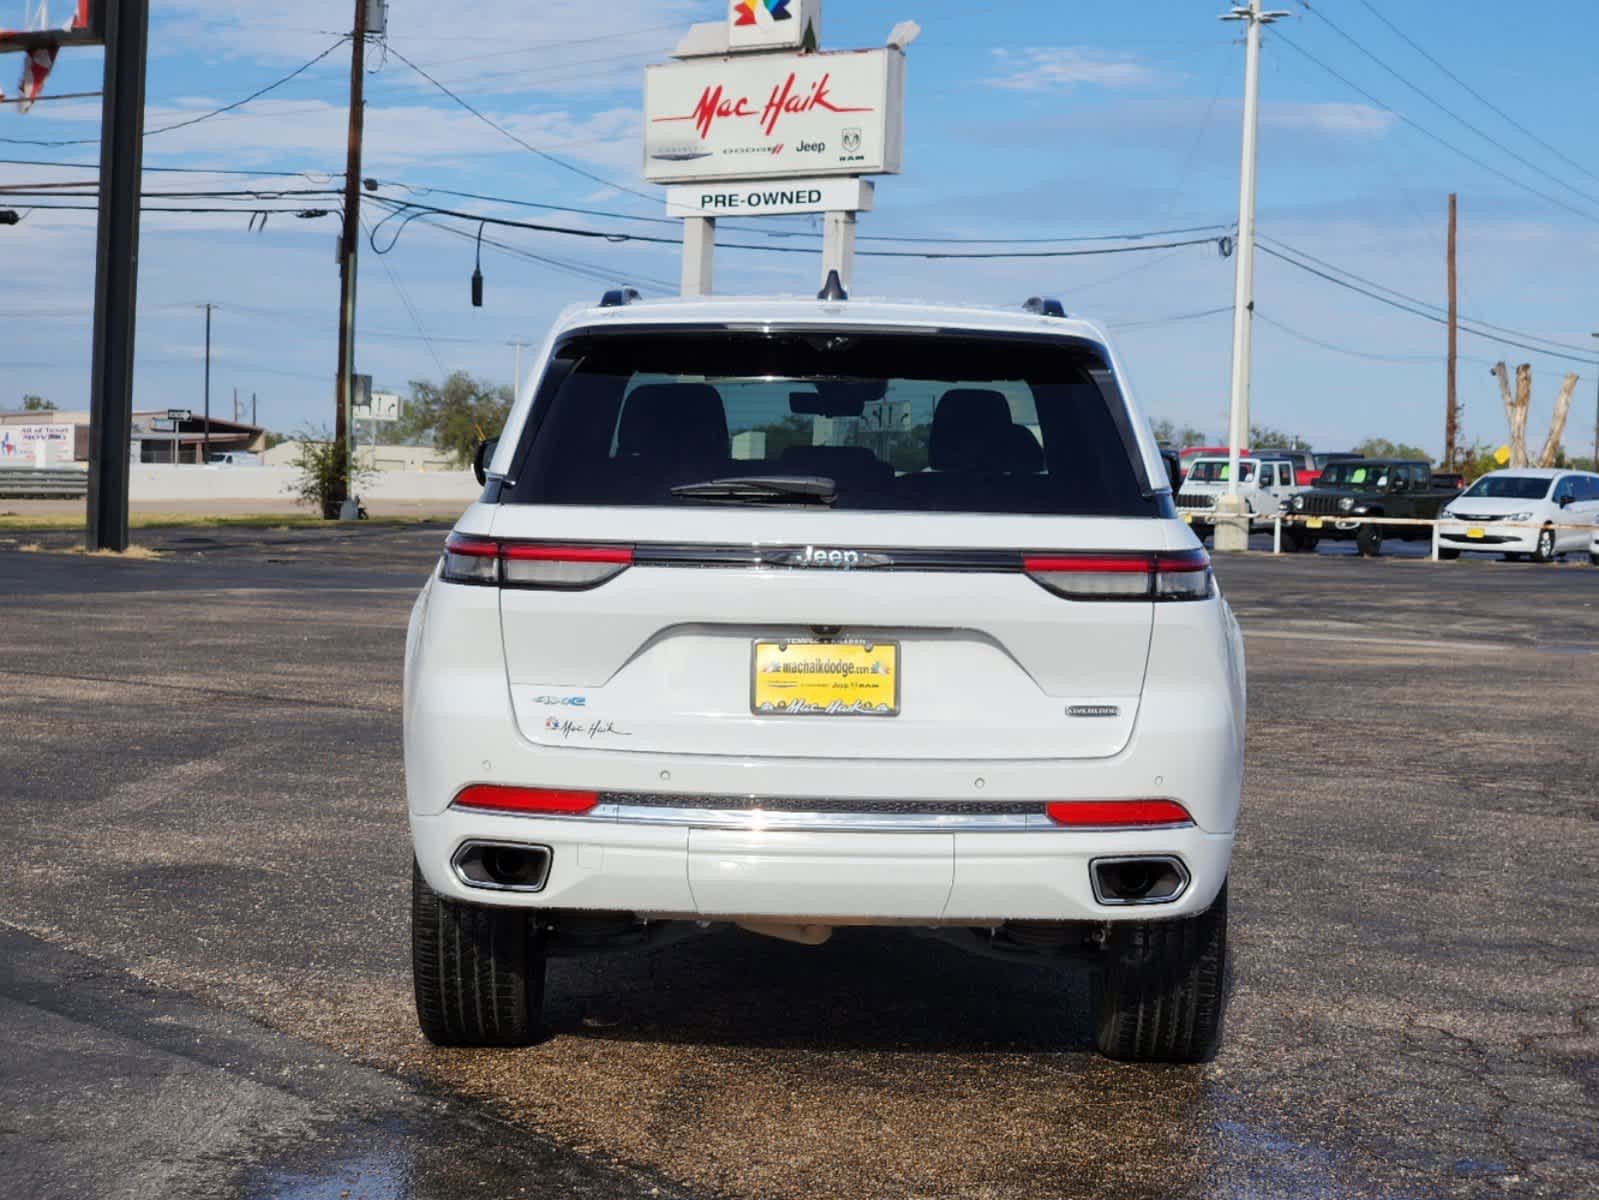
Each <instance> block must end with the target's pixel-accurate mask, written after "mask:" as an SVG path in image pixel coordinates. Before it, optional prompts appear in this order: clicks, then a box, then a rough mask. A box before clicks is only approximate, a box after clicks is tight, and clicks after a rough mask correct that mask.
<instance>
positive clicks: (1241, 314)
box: [1216, 0, 1288, 550]
mask: <svg viewBox="0 0 1599 1200" xmlns="http://www.w3.org/2000/svg"><path fill="white" fill-rule="evenodd" d="M1286 16H1288V14H1287V13H1286V12H1262V11H1261V8H1260V0H1249V3H1248V4H1247V5H1245V4H1239V5H1236V6H1234V8H1233V10H1232V11H1231V12H1228V13H1224V14H1222V17H1221V19H1222V20H1223V21H1242V22H1244V28H1245V35H1244V129H1243V146H1242V149H1241V151H1240V161H1239V169H1238V262H1237V274H1236V276H1235V278H1234V283H1233V359H1232V400H1231V404H1230V406H1229V408H1228V413H1227V495H1226V496H1225V497H1222V501H1223V502H1222V503H1220V504H1218V505H1217V508H1218V511H1219V513H1224V514H1230V515H1231V516H1233V517H1234V518H1236V519H1235V520H1232V521H1228V520H1223V521H1218V522H1217V524H1216V549H1218V550H1247V549H1248V548H1249V522H1248V520H1247V518H1244V517H1243V516H1242V514H1243V512H1244V503H1243V499H1242V497H1240V496H1239V494H1238V474H1239V463H1238V460H1239V457H1240V455H1241V453H1242V450H1243V446H1244V443H1245V442H1246V441H1248V439H1249V361H1250V334H1251V326H1252V324H1253V321H1254V315H1255V157H1256V155H1255V147H1256V138H1257V133H1258V131H1259V127H1260V30H1261V27H1262V26H1264V25H1270V24H1271V23H1272V22H1273V21H1275V20H1277V19H1278V18H1279V17H1286Z"/></svg>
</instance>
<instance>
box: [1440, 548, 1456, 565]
mask: <svg viewBox="0 0 1599 1200" xmlns="http://www.w3.org/2000/svg"><path fill="white" fill-rule="evenodd" d="M1459 557H1460V551H1458V550H1445V549H1444V548H1443V547H1442V546H1440V547H1439V548H1438V558H1439V561H1441V562H1454V561H1455V559H1457V558H1459Z"/></svg>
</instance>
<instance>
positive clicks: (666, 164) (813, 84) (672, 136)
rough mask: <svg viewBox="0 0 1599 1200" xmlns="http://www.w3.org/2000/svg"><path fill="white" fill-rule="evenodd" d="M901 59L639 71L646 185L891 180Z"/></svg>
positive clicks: (881, 53) (776, 58)
mask: <svg viewBox="0 0 1599 1200" xmlns="http://www.w3.org/2000/svg"><path fill="white" fill-rule="evenodd" d="M904 94H905V55H904V53H903V52H902V51H900V50H897V49H894V48H886V49H881V50H850V51H842V52H839V53H833V54H741V55H736V56H734V57H731V58H720V59H712V58H696V59H687V60H685V61H683V62H676V63H665V64H661V65H658V66H653V67H650V68H648V70H647V71H646V72H645V77H644V177H645V178H646V179H647V180H649V181H650V182H652V183H690V182H695V181H715V180H724V181H725V180H729V179H775V178H788V177H791V176H800V177H806V176H817V175H884V174H889V175H892V174H897V173H898V171H899V164H900V149H901V146H902V144H903V141H904V122H903V112H902V109H903V100H904Z"/></svg>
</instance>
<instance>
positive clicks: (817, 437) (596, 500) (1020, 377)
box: [502, 330, 1165, 516]
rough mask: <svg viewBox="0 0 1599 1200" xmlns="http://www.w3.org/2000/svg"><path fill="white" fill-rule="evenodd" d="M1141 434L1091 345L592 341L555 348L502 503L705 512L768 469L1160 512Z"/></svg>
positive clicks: (894, 492)
mask: <svg viewBox="0 0 1599 1200" xmlns="http://www.w3.org/2000/svg"><path fill="white" fill-rule="evenodd" d="M1127 428H1128V426H1127V420H1126V416H1125V411H1124V409H1123V408H1122V401H1121V396H1120V392H1119V390H1118V389H1117V387H1116V385H1115V381H1114V379H1113V377H1112V375H1111V373H1110V371H1109V370H1108V369H1107V368H1106V367H1105V365H1104V363H1103V361H1102V359H1101V358H1100V357H1099V356H1098V355H1097V354H1096V353H1095V352H1094V350H1093V349H1091V348H1090V347H1088V346H1086V345H1081V346H1080V345H1075V344H1072V343H1065V342H1049V343H1043V342H1025V341H1014V342H1013V341H1004V340H1000V339H978V338H963V337H960V336H949V335H944V334H939V335H936V336H916V335H911V334H903V333H883V332H854V331H849V332H826V331H810V332H754V331H751V332H744V331H728V330H716V331H703V330H692V331H666V332H629V333H627V334H610V335H607V334H585V335H579V336H576V337H574V338H571V339H568V341H567V342H565V343H563V345H562V346H561V347H560V349H559V350H558V351H557V355H556V361H555V362H554V363H552V365H551V368H550V370H549V372H548V373H547V374H546V378H545V381H544V384H543V385H542V387H541V389H540V393H539V396H538V398H537V401H536V403H535V407H534V413H533V419H532V420H531V421H530V422H529V431H528V433H527V434H525V435H524V439H523V445H522V446H520V447H519V448H518V453H517V455H516V458H515V466H513V469H512V476H513V481H512V482H511V483H510V485H509V488H508V494H506V495H502V500H508V501H509V502H510V503H521V504H581V505H631V506H645V505H648V506H669V507H703V506H704V505H706V504H708V503H710V504H718V503H720V504H730V503H738V502H748V501H750V500H751V498H752V497H751V496H750V495H748V494H746V495H744V496H743V497H733V496H729V495H726V494H722V493H725V492H726V490H727V489H718V488H712V487H698V486H697V485H702V484H712V483H715V482H716V481H723V480H738V481H756V484H757V486H756V488H755V491H756V492H757V493H758V492H759V490H760V485H759V481H761V480H768V481H773V480H775V481H779V483H781V481H785V480H786V481H793V480H796V479H799V480H804V481H807V482H806V487H805V489H804V490H803V491H802V492H801V494H799V495H797V496H793V497H789V498H786V499H785V498H784V497H782V496H777V495H767V496H764V497H763V496H760V495H758V494H757V495H756V496H754V497H753V498H754V501H755V502H757V503H825V504H828V505H830V506H831V507H833V508H835V509H881V510H894V511H913V512H972V513H1027V514H1039V515H1085V516H1158V515H1161V512H1162V508H1161V504H1162V498H1161V497H1158V496H1154V495H1149V494H1146V491H1147V490H1148V489H1147V488H1146V486H1145V485H1144V482H1143V478H1142V472H1141V470H1139V469H1138V467H1137V466H1135V461H1136V460H1135V454H1136V448H1135V446H1134V444H1133V443H1132V440H1131V434H1130V433H1129V432H1127ZM817 481H821V482H817ZM1164 483H1165V481H1164V480H1161V481H1160V484H1161V485H1164ZM772 486H774V487H776V486H778V484H773V485H772ZM783 486H789V487H792V486H793V485H792V483H791V482H790V483H789V484H786V485H783ZM744 491H745V492H746V493H748V492H749V491H750V488H749V487H748V485H745V486H744ZM818 491H821V492H825V499H821V500H819V499H818V498H817V492H818ZM695 492H698V494H694V493H695Z"/></svg>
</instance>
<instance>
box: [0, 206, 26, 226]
mask: <svg viewBox="0 0 1599 1200" xmlns="http://www.w3.org/2000/svg"><path fill="white" fill-rule="evenodd" d="M21 220H22V216H21V214H19V213H18V212H17V210H16V209H14V208H0V225H15V224H17V223H18V222H19V221H21Z"/></svg>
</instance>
